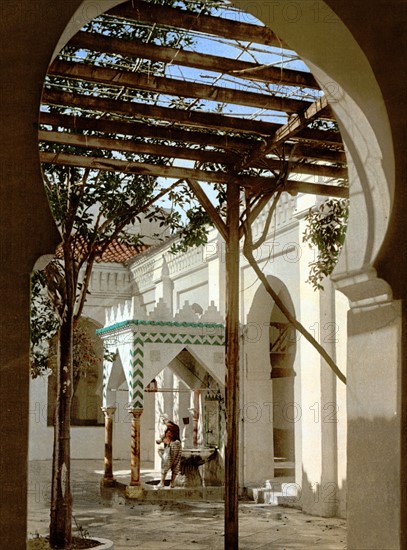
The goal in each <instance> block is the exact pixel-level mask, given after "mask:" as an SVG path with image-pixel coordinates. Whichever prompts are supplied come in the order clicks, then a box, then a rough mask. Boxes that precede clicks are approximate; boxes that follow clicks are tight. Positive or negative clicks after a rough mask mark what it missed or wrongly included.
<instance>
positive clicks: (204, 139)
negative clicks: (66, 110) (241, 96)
mask: <svg viewBox="0 0 407 550" xmlns="http://www.w3.org/2000/svg"><path fill="white" fill-rule="evenodd" d="M39 122H40V124H46V125H50V126H53V127H58V128H67V129H70V130H74V131H92V132H101V133H106V134H119V135H125V136H126V135H127V136H137V137H145V138H153V139H163V140H165V141H176V142H177V141H178V142H185V143H195V144H197V145H207V146H210V147H219V148H222V149H226V150H229V149H234V148H236V149H239V150H240V149H248V148H250V147H252V146H253V143H254V142H255V141H256V140H255V139H245V138H240V137H234V136H225V135H223V134H215V133H213V132H197V131H194V130H182V129H180V128H176V127H173V126H163V125H158V124H145V123H142V122H132V121H130V120H117V119H116V120H111V119H108V118H94V117H85V116H74V115H62V114H57V113H46V112H40V118H39ZM314 150H315V149H314ZM313 158H314V157H313Z"/></svg>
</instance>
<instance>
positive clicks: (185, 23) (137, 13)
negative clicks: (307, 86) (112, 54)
mask: <svg viewBox="0 0 407 550" xmlns="http://www.w3.org/2000/svg"><path fill="white" fill-rule="evenodd" d="M107 15H113V16H114V17H118V18H122V19H127V20H130V21H137V22H138V21H145V22H147V23H152V24H157V25H162V26H164V27H175V28H176V29H185V30H187V31H194V32H198V33H203V34H209V35H212V36H220V37H221V38H227V39H229V40H241V41H243V42H255V43H256V44H264V45H267V46H277V47H279V48H280V47H282V46H284V42H283V41H282V40H280V39H279V38H278V37H277V36H276V35H275V34H274V33H273V32H272V31H271V30H270V29H269V28H268V27H265V26H258V25H252V24H249V23H242V22H240V21H233V20H231V19H226V18H223V17H214V16H212V15H204V14H201V13H193V12H190V11H186V10H181V9H177V8H170V7H167V6H159V5H157V4H152V3H150V2H142V1H138V0H132V1H131V2H126V3H124V4H121V5H119V6H117V7H115V8H113V9H111V10H109V11H108V12H107Z"/></svg>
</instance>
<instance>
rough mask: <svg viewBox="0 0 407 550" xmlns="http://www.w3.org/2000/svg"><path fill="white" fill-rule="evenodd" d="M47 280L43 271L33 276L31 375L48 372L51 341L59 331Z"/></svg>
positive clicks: (34, 376)
mask: <svg viewBox="0 0 407 550" xmlns="http://www.w3.org/2000/svg"><path fill="white" fill-rule="evenodd" d="M45 285H46V280H45V274H44V273H43V272H42V271H34V273H33V274H32V276H31V316H30V330H31V345H30V347H31V350H30V351H31V353H30V371H31V377H32V378H37V377H38V376H41V375H43V374H46V373H47V371H48V368H49V362H48V360H49V351H50V346H49V341H50V340H51V338H52V337H53V336H55V334H56V333H57V331H58V328H59V321H58V317H57V315H56V314H55V312H54V310H53V308H52V305H51V302H50V300H49V298H48V296H47V293H46V290H45Z"/></svg>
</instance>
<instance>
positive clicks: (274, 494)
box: [246, 476, 295, 506]
mask: <svg viewBox="0 0 407 550" xmlns="http://www.w3.org/2000/svg"><path fill="white" fill-rule="evenodd" d="M294 488H295V484H294V476H292V477H291V476H289V477H287V476H285V477H284V478H277V479H276V478H272V479H268V480H266V481H265V483H264V486H262V487H259V486H248V487H246V494H247V496H248V498H250V499H251V500H253V501H254V502H255V503H256V504H272V505H275V506H278V505H279V504H280V499H281V498H285V497H286V496H287V495H291V494H292V491H293V490H294Z"/></svg>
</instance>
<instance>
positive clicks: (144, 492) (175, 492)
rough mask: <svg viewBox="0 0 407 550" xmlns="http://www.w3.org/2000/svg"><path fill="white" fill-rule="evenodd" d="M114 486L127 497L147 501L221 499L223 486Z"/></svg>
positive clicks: (222, 497)
mask: <svg viewBox="0 0 407 550" xmlns="http://www.w3.org/2000/svg"><path fill="white" fill-rule="evenodd" d="M116 488H117V489H119V490H122V491H123V492H124V494H125V496H126V498H128V499H135V500H144V501H149V502H165V501H171V502H173V501H180V502H181V501H184V500H192V501H201V500H209V501H223V499H224V493H225V491H224V487H174V488H173V489H171V488H170V487H168V486H166V487H161V488H158V487H157V486H150V485H148V484H142V485H140V486H132V485H126V484H124V483H120V482H116Z"/></svg>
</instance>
